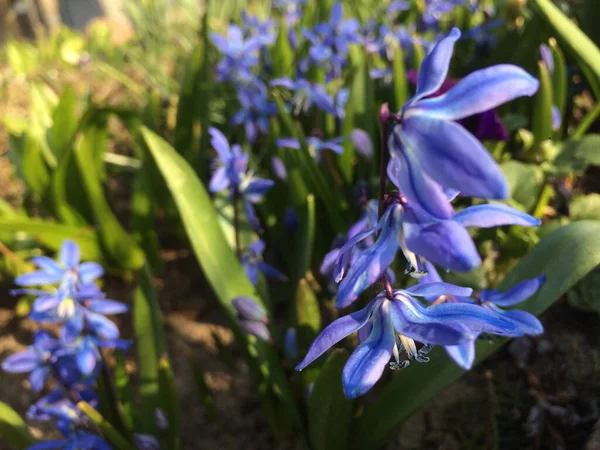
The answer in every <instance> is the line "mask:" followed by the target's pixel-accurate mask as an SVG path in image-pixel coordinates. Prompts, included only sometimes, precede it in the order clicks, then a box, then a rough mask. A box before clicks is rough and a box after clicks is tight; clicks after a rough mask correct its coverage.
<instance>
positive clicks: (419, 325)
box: [296, 283, 518, 398]
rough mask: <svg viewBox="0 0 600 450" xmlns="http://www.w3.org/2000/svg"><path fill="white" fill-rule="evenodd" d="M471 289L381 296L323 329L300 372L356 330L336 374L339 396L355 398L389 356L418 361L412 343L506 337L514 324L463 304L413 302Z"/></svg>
mask: <svg viewBox="0 0 600 450" xmlns="http://www.w3.org/2000/svg"><path fill="white" fill-rule="evenodd" d="M471 292H472V290H471V289H470V288H463V287H459V286H454V285H451V284H448V283H429V284H425V285H416V286H413V287H410V288H408V289H397V290H394V291H393V293H392V295H393V296H392V297H386V294H385V293H381V294H379V295H378V296H377V297H375V298H374V299H373V300H372V301H371V302H370V303H369V305H368V306H367V307H366V308H364V309H361V310H359V311H357V312H354V313H351V314H348V315H346V316H343V317H341V318H339V319H337V320H335V321H334V322H332V323H331V324H330V325H328V326H327V327H326V328H325V329H324V330H323V331H322V332H321V333H320V334H319V335H318V336H317V338H316V339H315V340H314V342H313V343H312V344H311V346H310V348H309V350H308V352H307V354H306V356H305V358H304V360H303V361H302V362H301V363H300V364H299V365H298V366H297V367H296V370H302V369H304V368H305V367H306V366H308V365H309V364H310V363H311V362H312V361H314V360H315V359H317V358H318V357H319V356H321V355H322V354H323V353H325V352H326V351H327V350H328V349H329V348H330V347H332V346H333V345H335V344H336V343H338V342H339V341H341V340H342V339H344V338H345V337H346V336H349V335H350V334H352V333H354V332H356V331H358V332H359V336H361V340H362V343H361V344H360V345H359V346H358V347H357V348H356V350H355V351H354V352H353V353H352V355H351V356H350V358H349V359H348V362H347V363H346V365H345V367H344V370H343V372H342V383H343V387H344V393H345V394H346V396H347V397H349V398H356V397H358V396H360V395H363V394H364V393H366V392H367V391H368V390H369V389H371V388H372V387H373V385H375V383H376V382H377V380H379V378H380V377H381V374H382V373H383V370H384V369H385V367H386V366H387V364H388V362H389V361H390V359H391V358H392V357H394V358H395V359H396V362H395V364H401V362H400V359H399V353H400V351H402V350H404V351H406V353H407V354H408V356H409V359H413V358H420V357H421V355H420V354H419V352H418V350H417V348H416V345H415V341H419V342H422V343H425V344H431V345H458V344H462V343H465V342H468V341H471V340H472V339H473V337H474V335H475V333H478V332H489V333H496V334H501V335H505V336H512V335H514V334H515V333H517V332H518V331H517V329H516V327H515V325H514V323H513V322H512V321H510V320H507V319H505V318H504V317H502V316H501V315H498V314H497V313H496V312H494V311H491V310H489V309H487V308H481V307H480V306H477V305H470V304H466V303H455V304H440V305H433V306H429V307H425V306H423V305H422V304H421V303H420V302H419V301H418V300H417V299H415V298H414V297H415V296H417V297H423V296H430V295H458V296H468V295H470V294H471Z"/></svg>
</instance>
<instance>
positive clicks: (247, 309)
mask: <svg viewBox="0 0 600 450" xmlns="http://www.w3.org/2000/svg"><path fill="white" fill-rule="evenodd" d="M231 304H232V306H233V307H234V308H235V310H236V312H237V316H238V320H239V322H240V327H241V328H242V329H243V330H244V331H246V333H249V334H251V335H253V336H256V337H257V338H259V339H262V340H263V341H269V340H270V339H271V332H270V331H269V328H268V327H267V324H268V323H269V319H268V317H267V312H266V311H265V310H264V308H263V307H262V306H260V305H259V304H258V303H256V301H255V300H254V299H252V298H251V297H246V296H242V297H236V298H234V299H233V300H232V301H231Z"/></svg>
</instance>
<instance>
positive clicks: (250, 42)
mask: <svg viewBox="0 0 600 450" xmlns="http://www.w3.org/2000/svg"><path fill="white" fill-rule="evenodd" d="M210 39H211V41H212V42H213V44H214V45H215V47H217V48H218V49H219V51H220V52H221V53H222V54H223V59H222V60H221V61H219V63H218V64H217V67H216V74H217V80H219V81H232V82H234V83H244V84H248V83H250V82H252V81H253V80H254V78H255V76H254V74H253V70H254V68H255V67H256V66H257V64H258V57H257V55H256V54H257V52H258V50H259V49H260V48H261V47H262V46H263V45H264V42H265V41H264V38H263V37H261V36H252V37H249V38H248V39H244V34H243V32H242V29H241V28H240V27H238V26H237V25H229V30H228V33H227V37H224V36H221V35H220V34H217V33H211V34H210Z"/></svg>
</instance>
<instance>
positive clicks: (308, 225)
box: [291, 194, 315, 282]
mask: <svg viewBox="0 0 600 450" xmlns="http://www.w3.org/2000/svg"><path fill="white" fill-rule="evenodd" d="M298 231H299V232H298V235H297V236H296V241H295V242H296V246H295V247H296V248H295V251H294V261H293V265H292V267H293V269H292V273H291V278H292V281H293V282H297V281H298V280H300V279H301V278H304V276H305V275H306V271H307V270H308V269H309V268H310V263H311V256H312V250H313V247H314V243H315V197H314V195H312V194H310V195H308V196H307V197H306V202H305V207H304V211H302V212H301V215H300V229H299V230H298Z"/></svg>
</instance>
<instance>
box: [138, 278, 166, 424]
mask: <svg viewBox="0 0 600 450" xmlns="http://www.w3.org/2000/svg"><path fill="white" fill-rule="evenodd" d="M137 281H138V284H137V287H136V290H135V296H134V300H133V324H134V330H135V342H136V344H137V346H136V347H137V363H138V367H139V374H140V387H139V390H140V408H139V412H140V415H139V419H140V423H139V425H138V427H136V431H139V432H142V433H150V434H153V432H154V431H155V429H156V426H155V424H154V414H155V411H156V408H159V407H161V406H162V401H161V398H160V385H159V360H160V358H161V357H162V355H163V354H165V352H166V344H165V338H164V334H163V321H162V317H161V313H160V305H159V303H158V299H157V298H156V292H155V291H154V287H153V286H152V276H151V274H150V270H149V269H148V268H147V267H145V268H143V269H141V270H140V271H139V272H138V280H137ZM138 428H139V430H138Z"/></svg>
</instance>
